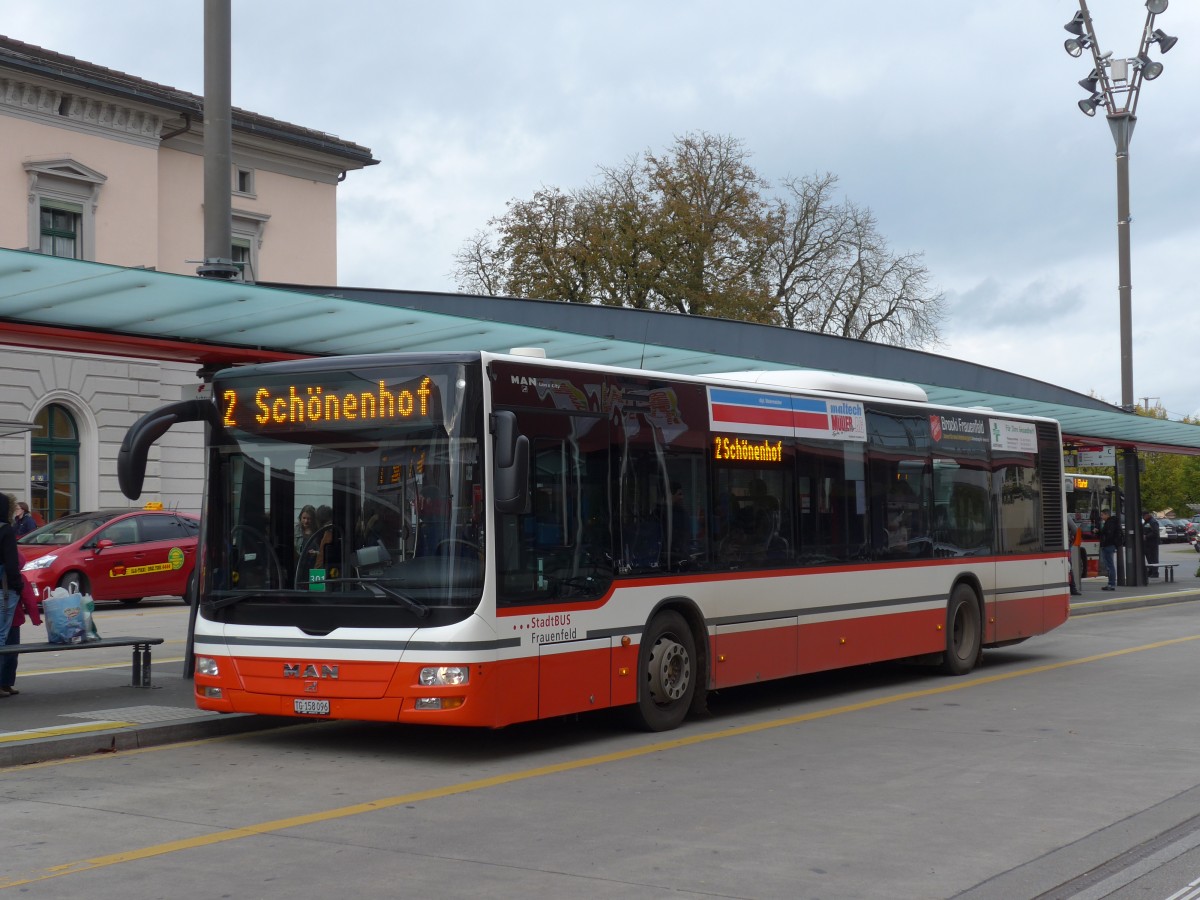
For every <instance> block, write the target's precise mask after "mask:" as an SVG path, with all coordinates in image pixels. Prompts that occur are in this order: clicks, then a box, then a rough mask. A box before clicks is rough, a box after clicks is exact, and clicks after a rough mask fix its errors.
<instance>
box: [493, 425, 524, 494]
mask: <svg viewBox="0 0 1200 900" xmlns="http://www.w3.org/2000/svg"><path fill="white" fill-rule="evenodd" d="M491 424H492V429H491V430H492V435H493V437H494V438H495V445H494V450H495V453H494V465H493V468H494V469H495V489H496V511H497V512H502V513H519V512H523V511H524V509H525V505H526V498H527V495H528V493H529V438H527V437H526V436H525V435H523V434H521V433H520V432H518V431H517V416H516V414H515V413H513V412H510V411H509V410H500V411H499V412H495V413H493V414H492V423H491Z"/></svg>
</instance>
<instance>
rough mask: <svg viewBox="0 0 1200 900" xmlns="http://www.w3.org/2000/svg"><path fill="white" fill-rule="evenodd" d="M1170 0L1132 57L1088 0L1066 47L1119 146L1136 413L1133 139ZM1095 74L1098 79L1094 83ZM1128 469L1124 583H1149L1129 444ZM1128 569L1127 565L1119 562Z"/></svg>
mask: <svg viewBox="0 0 1200 900" xmlns="http://www.w3.org/2000/svg"><path fill="white" fill-rule="evenodd" d="M1167 3H1168V0H1146V24H1145V25H1144V26H1143V28H1142V38H1141V42H1140V44H1139V45H1138V52H1137V55H1136V56H1134V57H1132V58H1126V59H1120V60H1113V59H1112V52H1111V51H1109V52H1108V53H1102V52H1101V51H1100V42H1099V41H1098V40H1097V39H1096V30H1095V26H1094V24H1093V22H1092V15H1091V12H1089V10H1088V7H1087V0H1079V12H1078V13H1076V14H1075V15H1074V16H1073V17H1072V18H1071V21H1070V22H1068V23H1067V24H1066V25H1065V26H1064V27H1065V29H1066V30H1067V31H1068V32H1070V33H1071V34H1073V35H1076V37H1073V38H1068V39H1067V41H1066V43H1065V44H1064V47H1065V49H1066V51H1067V53H1069V54H1070V55H1071V56H1080V55H1082V50H1084V49H1088V50H1091V51H1092V64H1093V65H1092V71H1091V73H1090V74H1089V75H1088V77H1087V78H1085V79H1083V80H1082V81H1080V83H1079V84H1080V87H1082V88H1084V89H1085V90H1088V91H1089V92H1090V94H1091V96H1090V97H1088V98H1087V99H1086V100H1081V101H1079V104H1078V105H1079V109H1080V110H1081V111H1082V112H1083V113H1085V114H1086V115H1088V116H1093V115H1095V113H1096V108H1097V107H1098V106H1100V105H1101V104H1103V106H1104V109H1105V112H1106V117H1107V119H1108V127H1109V130H1110V131H1111V132H1112V136H1113V141H1114V142H1115V143H1116V147H1117V269H1118V282H1119V285H1118V291H1119V294H1120V322H1121V408H1122V409H1124V410H1125V411H1126V412H1129V413H1132V412H1134V410H1135V406H1134V396H1133V312H1132V309H1133V296H1132V295H1133V284H1132V282H1133V278H1132V274H1131V264H1130V239H1129V223H1130V221H1131V217H1130V213H1129V142H1130V140H1131V139H1132V138H1133V126H1134V125H1135V124H1136V123H1137V104H1138V97H1139V95H1140V94H1141V88H1142V81H1143V80H1150V81H1152V80H1154V79H1155V78H1157V77H1158V76H1159V75H1160V74H1161V73H1162V64H1161V63H1158V62H1151V61H1150V57H1149V51H1150V45H1151V44H1152V43H1157V44H1158V45H1159V51H1160V52H1162V53H1166V52H1167V51H1168V50H1170V49H1171V48H1172V47H1173V46H1175V42H1176V38H1173V37H1171V36H1169V35H1167V34H1165V33H1163V32H1162V31H1159V30H1156V29H1155V28H1154V18H1155V16H1157V15H1158V14H1159V13H1161V12H1164V11H1166V8H1167ZM1093 78H1094V82H1093ZM1122 456H1123V460H1124V468H1125V485H1124V488H1125V489H1124V497H1125V510H1124V513H1125V527H1126V529H1128V530H1129V531H1130V532H1131V533H1130V534H1129V535H1128V536H1129V538H1130V540H1128V541H1126V548H1127V549H1126V556H1127V559H1120V560H1119V563H1124V564H1125V565H1124V566H1123V568H1124V571H1123V572H1120V573H1119V574H1120V575H1121V576H1122V577H1121V582H1122V583H1123V584H1134V585H1144V584H1146V570H1145V567H1144V566H1143V565H1142V563H1141V560H1142V532H1141V529H1140V528H1139V527H1138V525H1137V523H1138V522H1139V521H1140V519H1141V515H1140V509H1141V499H1140V493H1141V491H1140V487H1139V484H1138V481H1139V477H1138V458H1137V452H1136V450H1134V449H1131V448H1126V449H1125V451H1124V453H1123V454H1122ZM1118 568H1119V569H1120V568H1122V566H1120V565H1119V566H1118Z"/></svg>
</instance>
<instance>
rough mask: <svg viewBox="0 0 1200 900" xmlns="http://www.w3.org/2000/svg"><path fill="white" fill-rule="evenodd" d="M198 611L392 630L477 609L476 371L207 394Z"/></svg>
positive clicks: (249, 380)
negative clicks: (211, 426) (210, 420)
mask: <svg viewBox="0 0 1200 900" xmlns="http://www.w3.org/2000/svg"><path fill="white" fill-rule="evenodd" d="M214 391H215V394H216V398H217V401H218V404H219V406H220V408H221V410H222V414H223V420H222V426H223V427H222V428H221V429H216V430H217V431H219V434H216V435H214V439H213V441H212V449H211V454H212V456H211V461H210V465H211V473H210V479H209V484H210V492H209V498H208V504H209V505H208V516H207V518H206V529H207V530H206V544H205V561H206V566H205V570H206V571H205V579H206V580H205V583H204V585H203V586H202V597H203V598H204V610H205V615H206V616H208V617H209V618H211V619H215V620H217V621H226V622H240V623H252V622H253V623H258V624H284V623H289V624H293V625H296V626H297V627H301V628H305V629H306V630H310V631H316V632H320V631H323V630H331V629H332V628H334V627H346V626H350V627H394V626H397V625H403V624H408V625H412V624H416V620H421V624H431V623H432V622H439V623H440V622H445V621H447V620H451V619H458V618H462V617H464V616H465V615H467V614H469V613H470V612H471V611H473V610H474V609H475V607H476V606H477V605H478V603H479V600H480V596H481V592H482V587H483V566H484V551H483V546H484V541H483V525H484V521H485V517H484V516H483V509H482V504H483V496H484V493H483V492H484V484H483V473H482V462H483V456H482V450H481V446H480V442H481V434H482V427H483V426H482V412H481V409H482V407H481V400H480V388H479V375H478V368H477V367H470V366H466V365H454V364H443V365H423V366H419V367H417V366H412V367H409V366H386V367H372V368H369V369H364V370H358V371H354V370H351V371H347V370H345V369H342V370H330V371H328V372H323V371H320V370H316V371H313V370H308V371H306V372H304V374H302V375H298V376H295V377H292V376H289V375H288V374H276V373H271V374H270V375H268V376H266V377H262V376H256V375H255V374H254V372H253V371H251V372H249V373H248V374H247V375H245V376H241V375H237V376H235V377H230V378H224V379H222V380H220V381H218V382H215V383H214Z"/></svg>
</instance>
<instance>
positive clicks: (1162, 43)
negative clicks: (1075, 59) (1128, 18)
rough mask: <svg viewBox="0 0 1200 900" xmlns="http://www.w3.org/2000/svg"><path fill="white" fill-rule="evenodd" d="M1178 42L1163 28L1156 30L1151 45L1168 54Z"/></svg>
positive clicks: (1151, 38) (1151, 36) (1151, 37)
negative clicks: (1155, 45) (1156, 44)
mask: <svg viewBox="0 0 1200 900" xmlns="http://www.w3.org/2000/svg"><path fill="white" fill-rule="evenodd" d="M1178 40H1179V38H1177V37H1171V36H1170V35H1169V34H1167V33H1166V32H1165V31H1163V30H1162V29H1161V28H1155V29H1154V33H1153V34H1151V35H1150V43H1152V44H1153V43H1155V42H1157V43H1158V51H1159V53H1166V52H1167V51H1168V50H1170V49H1171V48H1172V47H1174V46H1175V42H1176V41H1178ZM1068 52H1069V51H1068Z"/></svg>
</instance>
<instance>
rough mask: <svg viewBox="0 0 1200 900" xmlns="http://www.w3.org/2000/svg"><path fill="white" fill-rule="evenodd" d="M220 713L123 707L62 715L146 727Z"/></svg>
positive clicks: (173, 707)
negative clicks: (156, 723) (152, 723)
mask: <svg viewBox="0 0 1200 900" xmlns="http://www.w3.org/2000/svg"><path fill="white" fill-rule="evenodd" d="M217 715H220V713H214V712H209V711H208V710H206V709H193V708H189V707H186V706H123V707H121V708H120V709H97V710H94V711H92V712H82V713H63V716H64V718H68V719H99V720H101V721H113V722H132V723H134V724H135V725H147V724H149V723H150V722H169V721H171V720H172V719H198V718H202V717H207V716H217Z"/></svg>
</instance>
